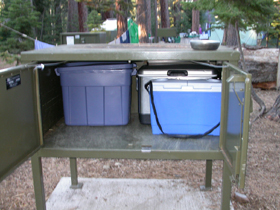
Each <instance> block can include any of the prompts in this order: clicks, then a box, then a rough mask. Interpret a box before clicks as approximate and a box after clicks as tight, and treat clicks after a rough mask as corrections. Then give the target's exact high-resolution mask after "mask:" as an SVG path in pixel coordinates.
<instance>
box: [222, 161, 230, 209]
mask: <svg viewBox="0 0 280 210" xmlns="http://www.w3.org/2000/svg"><path fill="white" fill-rule="evenodd" d="M230 176H231V171H230V169H229V167H228V165H227V163H226V161H224V164H223V185H222V205H221V210H229V209H230V197H231V178H230Z"/></svg>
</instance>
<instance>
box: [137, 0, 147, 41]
mask: <svg viewBox="0 0 280 210" xmlns="http://www.w3.org/2000/svg"><path fill="white" fill-rule="evenodd" d="M136 4H137V9H136V10H137V11H136V14H137V24H138V36H139V43H147V42H148V33H147V16H146V13H147V12H146V1H145V0H137V1H136Z"/></svg>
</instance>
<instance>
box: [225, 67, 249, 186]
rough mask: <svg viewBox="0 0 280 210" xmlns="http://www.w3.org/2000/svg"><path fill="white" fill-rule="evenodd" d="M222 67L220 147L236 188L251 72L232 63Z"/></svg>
mask: <svg viewBox="0 0 280 210" xmlns="http://www.w3.org/2000/svg"><path fill="white" fill-rule="evenodd" d="M224 65H225V66H228V67H226V68H224V69H223V75H222V79H223V89H222V114H221V135H220V149H221V151H222V153H223V155H224V158H225V161H226V162H227V163H228V166H229V168H230V170H231V173H232V178H233V179H234V180H235V181H236V182H237V184H238V187H239V188H244V185H245V175H246V163H247V148H248V139H249V120H250V112H251V110H252V107H251V105H252V104H251V86H252V84H251V75H250V74H248V73H246V72H244V71H242V70H241V69H239V68H237V67H235V66H234V65H232V64H229V63H224Z"/></svg>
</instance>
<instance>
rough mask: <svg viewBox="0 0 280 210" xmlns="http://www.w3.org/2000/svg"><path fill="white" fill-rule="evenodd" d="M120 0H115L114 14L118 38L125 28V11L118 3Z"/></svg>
mask: <svg viewBox="0 0 280 210" xmlns="http://www.w3.org/2000/svg"><path fill="white" fill-rule="evenodd" d="M120 1H121V0H116V10H117V15H116V16H117V27H118V33H117V38H119V37H120V36H121V35H122V34H123V33H124V32H126V30H127V11H125V10H124V8H122V7H121V5H120V4H119V2H120ZM121 13H123V14H124V15H122V14H121Z"/></svg>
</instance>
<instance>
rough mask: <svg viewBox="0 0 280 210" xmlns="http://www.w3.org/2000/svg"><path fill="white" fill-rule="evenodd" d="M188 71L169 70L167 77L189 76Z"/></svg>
mask: <svg viewBox="0 0 280 210" xmlns="http://www.w3.org/2000/svg"><path fill="white" fill-rule="evenodd" d="M188 74H189V73H188V71H187V70H168V71H167V76H188Z"/></svg>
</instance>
